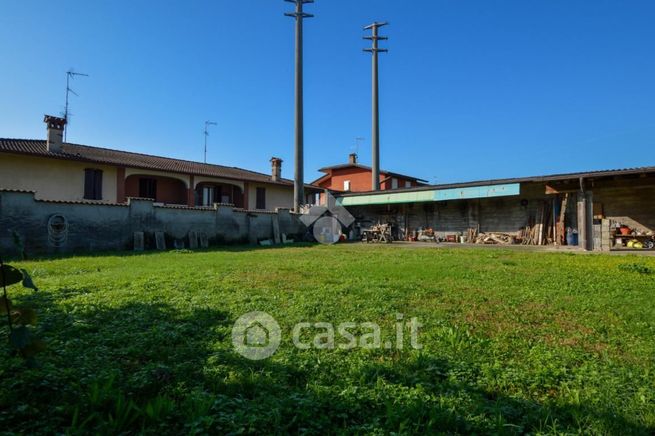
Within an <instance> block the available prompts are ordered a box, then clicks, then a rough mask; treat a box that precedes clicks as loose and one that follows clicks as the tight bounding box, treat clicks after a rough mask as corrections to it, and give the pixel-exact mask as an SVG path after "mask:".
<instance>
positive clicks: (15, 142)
mask: <svg viewBox="0 0 655 436" xmlns="http://www.w3.org/2000/svg"><path fill="white" fill-rule="evenodd" d="M0 152H6V153H17V154H29V155H32V156H42V157H48V158H53V159H65V160H76V161H82V162H93V163H98V164H105V165H117V166H124V167H130V168H140V169H148V170H157V171H166V172H172V173H180V174H193V175H196V176H208V177H220V178H226V179H232V180H245V181H250V182H259V183H269V184H275V185H283V186H293V181H292V180H289V179H280V180H279V181H277V182H274V181H273V180H272V179H271V176H270V175H268V174H263V173H258V172H255V171H250V170H245V169H242V168H236V167H226V166H222V165H212V164H205V163H200V162H193V161H188V160H181V159H171V158H167V157H160V156H151V155H148V154H140V153H131V152H127V151H120V150H111V149H108V148H99V147H91V146H88V145H78V144H63V146H62V151H61V152H52V151H48V149H47V145H46V141H44V140H35V139H2V138H0ZM307 187H308V188H315V187H313V186H307Z"/></svg>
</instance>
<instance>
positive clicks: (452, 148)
mask: <svg viewBox="0 0 655 436" xmlns="http://www.w3.org/2000/svg"><path fill="white" fill-rule="evenodd" d="M291 9H292V5H291V4H290V3H286V2H284V1H282V0H247V1H246V0H239V1H236V0H232V1H228V0H213V1H210V0H185V1H182V0H179V1H167V0H159V1H156V2H155V1H153V0H151V1H142V0H129V1H122V0H114V1H105V0H102V1H101V0H98V1H88V0H87V1H79V0H62V1H61V2H57V3H52V2H50V1H48V2H46V1H36V0H20V1H19V0H4V1H3V2H2V3H0V65H1V67H0V137H18V138H45V131H44V126H43V124H42V115H43V114H44V113H49V114H59V113H61V112H62V111H63V106H64V92H65V72H66V71H67V70H68V69H70V68H74V69H75V70H77V71H79V72H84V73H88V74H90V76H91V77H89V78H80V79H76V80H75V81H74V82H73V87H74V89H75V90H76V91H77V92H78V93H79V94H80V97H72V101H71V111H72V112H73V114H74V116H73V118H72V121H71V126H70V130H69V138H68V139H69V141H70V142H76V143H82V144H89V145H97V146H104V147H109V148H117V149H124V150H131V151H137V152H143V153H151V154H158V155H165V156H172V157H178V158H184V159H191V160H202V148H203V147H202V144H203V135H202V130H203V123H204V121H205V120H207V119H209V120H212V121H216V122H218V126H217V127H214V128H213V129H212V131H211V136H210V145H209V147H210V150H209V161H210V162H212V163H218V164H222V165H230V166H239V167H245V168H249V169H253V170H257V171H262V172H269V169H270V164H269V162H268V160H269V158H270V157H271V156H274V155H275V156H279V157H281V158H283V159H284V166H283V176H285V177H292V176H293V170H292V168H293V20H292V19H290V18H286V17H284V16H283V13H284V12H287V11H289V10H291ZM307 10H308V11H309V12H312V13H314V14H315V15H316V18H313V19H311V20H308V21H307V22H306V27H305V29H306V30H305V36H306V40H305V61H306V68H305V119H306V123H305V143H306V162H305V165H306V166H305V168H306V169H305V172H306V175H307V179H308V181H311V180H313V178H315V177H317V176H318V175H319V173H318V172H317V171H316V170H317V169H318V168H319V167H321V166H325V165H330V164H336V163H341V162H344V161H346V159H347V155H348V153H350V152H352V151H353V150H354V149H355V138H356V137H365V138H366V139H365V141H363V142H362V143H361V146H360V147H359V150H358V152H359V155H360V160H361V161H362V162H363V163H369V162H370V136H371V134H370V125H371V120H370V56H369V55H368V54H365V53H363V52H362V48H363V47H364V46H365V45H366V44H367V42H366V41H363V40H362V39H361V37H362V36H363V35H364V32H363V31H362V26H364V25H366V24H369V23H370V22H372V21H373V20H388V21H390V23H391V25H390V26H389V27H386V28H385V29H384V33H385V34H387V35H388V36H389V37H390V40H389V41H388V42H387V43H385V46H386V47H388V48H389V49H390V52H389V53H388V54H385V55H382V59H381V81H382V82H381V143H382V146H381V148H382V151H381V166H382V168H385V169H389V170H393V171H396V172H403V173H410V174H412V175H416V176H418V177H422V178H424V179H427V180H429V181H430V182H435V181H436V182H439V183H442V182H452V181H463V180H472V179H486V178H497V177H509V176H521V175H537V174H548V173H557V172H566V171H576V170H588V169H589V170H590V169H606V168H620V167H629V166H643V165H655V153H653V151H654V150H655V147H654V145H655V85H654V83H655V82H654V81H655V47H654V46H655V25H653V23H655V2H653V1H652V0H648V1H616V0H612V1H610V0H587V1H572V0H539V1H537V0H535V1H525V0H514V1H512V0H504V1H493V2H492V1H488V0H476V1H473V0H470V1H464V0H424V1H414V2H411V3H409V2H405V1H400V0H395V1H391V0H349V1H348V0H317V1H316V3H315V4H313V5H308V6H307Z"/></svg>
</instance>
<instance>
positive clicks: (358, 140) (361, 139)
mask: <svg viewBox="0 0 655 436" xmlns="http://www.w3.org/2000/svg"><path fill="white" fill-rule="evenodd" d="M365 140H366V138H364V137H362V136H358V137H356V138H355V146H354V147H353V148H354V150H353V151H354V153H355V154H359V146H360V145H361V144H362V142H363V141H365Z"/></svg>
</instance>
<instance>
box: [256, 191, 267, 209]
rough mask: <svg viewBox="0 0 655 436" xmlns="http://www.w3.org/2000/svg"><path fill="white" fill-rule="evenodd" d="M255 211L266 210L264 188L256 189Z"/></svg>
mask: <svg viewBox="0 0 655 436" xmlns="http://www.w3.org/2000/svg"><path fill="white" fill-rule="evenodd" d="M256 208H257V209H266V188H257V205H256Z"/></svg>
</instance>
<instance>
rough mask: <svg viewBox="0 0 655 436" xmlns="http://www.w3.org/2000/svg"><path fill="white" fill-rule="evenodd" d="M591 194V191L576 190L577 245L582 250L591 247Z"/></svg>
mask: <svg viewBox="0 0 655 436" xmlns="http://www.w3.org/2000/svg"><path fill="white" fill-rule="evenodd" d="M592 206H593V196H592V193H591V192H583V191H579V192H578V202H577V212H578V246H579V247H580V248H582V249H584V250H592V249H593V235H592V232H593V226H592V210H591V209H592Z"/></svg>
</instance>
